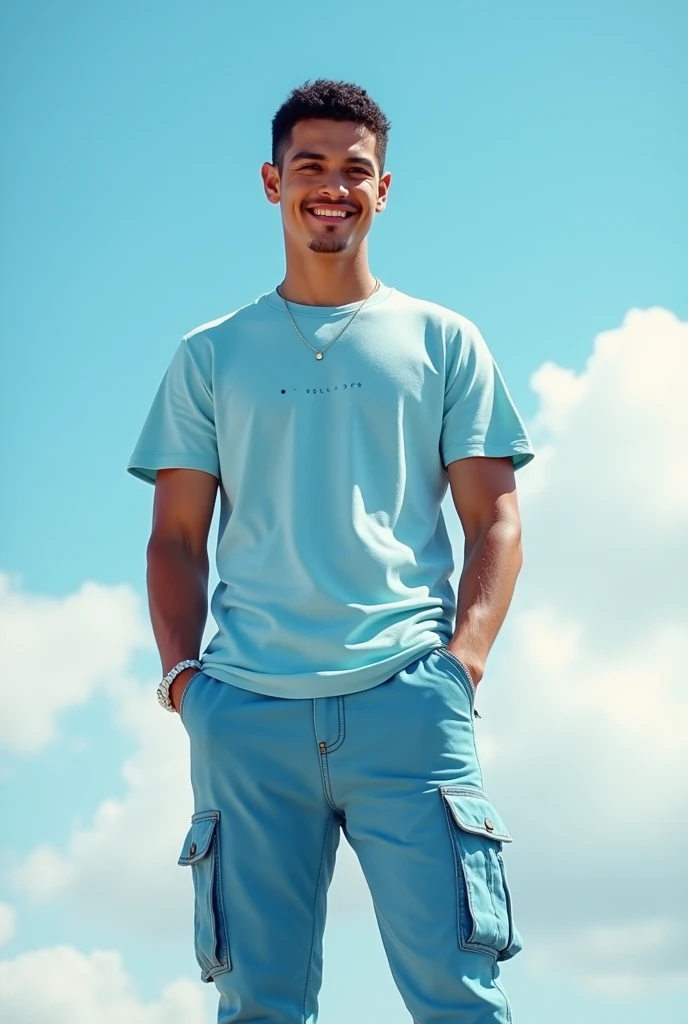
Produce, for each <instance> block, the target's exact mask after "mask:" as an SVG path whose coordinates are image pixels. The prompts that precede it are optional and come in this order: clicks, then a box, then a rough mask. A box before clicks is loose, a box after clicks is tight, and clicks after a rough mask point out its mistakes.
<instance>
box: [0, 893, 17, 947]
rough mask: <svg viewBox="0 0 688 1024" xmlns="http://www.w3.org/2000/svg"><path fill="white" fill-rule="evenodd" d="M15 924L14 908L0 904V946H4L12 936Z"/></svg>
mask: <svg viewBox="0 0 688 1024" xmlns="http://www.w3.org/2000/svg"><path fill="white" fill-rule="evenodd" d="M16 922H17V915H16V913H15V911H14V907H11V906H10V905H9V903H0V946H5V945H6V944H7V943H8V942H9V941H10V939H11V938H12V936H13V935H14V929H15V926H16Z"/></svg>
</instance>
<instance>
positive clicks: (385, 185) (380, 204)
mask: <svg viewBox="0 0 688 1024" xmlns="http://www.w3.org/2000/svg"><path fill="white" fill-rule="evenodd" d="M391 184H392V175H391V174H390V173H389V171H388V172H387V173H386V174H383V175H382V176H381V178H380V181H379V183H378V186H377V201H376V203H375V213H382V211H383V210H384V208H385V206H386V205H387V193H388V192H389V186H390V185H391Z"/></svg>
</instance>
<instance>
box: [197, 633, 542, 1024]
mask: <svg viewBox="0 0 688 1024" xmlns="http://www.w3.org/2000/svg"><path fill="white" fill-rule="evenodd" d="M474 698H475V692H474V688H473V685H472V683H471V681H470V678H469V676H468V674H467V671H466V669H465V667H464V666H463V665H462V663H461V662H460V661H458V659H456V658H454V656H453V655H452V654H451V652H449V651H448V650H447V649H446V648H445V647H437V648H435V649H433V650H432V651H429V652H428V653H426V654H424V655H423V656H421V657H420V658H418V659H417V660H416V661H413V662H412V663H411V664H409V665H408V666H407V667H406V668H404V669H402V670H401V671H400V672H398V673H396V675H394V676H392V677H391V678H390V679H388V680H386V681H385V682H384V683H381V684H379V685H378V686H375V687H373V688H372V689H369V690H364V691H362V692H360V693H353V694H347V695H345V696H339V697H337V696H333V697H321V698H317V699H315V700H303V699H298V700H290V699H286V698H283V697H267V696H264V695H262V694H257V693H253V692H251V691H249V690H244V689H240V688H239V687H236V686H231V685H229V684H227V683H225V682H221V681H218V680H215V679H212V678H211V677H210V676H208V675H206V674H205V673H204V672H199V673H198V674H197V675H196V676H194V677H193V678H192V680H191V681H190V682H189V684H188V685H187V687H186V689H185V690H184V692H183V695H182V704H181V709H180V712H181V718H182V722H183V725H184V727H185V729H186V730H187V733H188V735H189V739H190V751H191V782H192V786H193V793H194V807H195V813H194V815H193V818H192V822H191V828H190V830H189V833H188V835H187V837H186V839H185V840H184V846H183V849H182V853H181V857H180V858H179V863H180V864H181V865H185V866H189V867H190V868H191V874H192V877H193V883H194V894H195V915H194V916H195V950H196V957H197V960H198V963H199V965H200V967H201V977H202V979H203V980H204V981H208V982H209V981H213V982H214V983H215V985H216V986H217V989H218V991H219V994H220V1001H219V1008H218V1024H235V1022H238V1021H242V1022H245V1024H247V1022H249V1021H250V1022H251V1024H315V1022H316V1021H317V1019H318V992H319V989H320V983H321V977H322V937H323V931H324V926H325V910H326V897H327V889H328V886H329V884H330V881H331V878H332V872H333V868H334V863H335V852H336V849H337V845H338V843H339V838H340V834H341V832H343V833H344V835H345V837H346V839H347V840H348V842H349V843H350V844H351V846H352V847H353V849H354V851H355V852H356V854H357V856H358V859H359V861H360V864H361V867H362V869H363V873H364V875H365V878H366V881H367V884H368V886H369V888H370V892H371V895H372V899H373V904H374V908H375V914H376V917H377V921H378V925H379V928H380V933H381V936H382V941H383V944H384V948H385V951H386V955H387V958H388V960H389V965H390V968H391V971H392V975H393V977H394V980H395V982H396V985H397V986H398V989H399V991H400V993H401V996H402V998H403V1000H404V1002H405V1004H406V1006H407V1008H408V1010H409V1013H410V1014H411V1017H412V1019H413V1021H414V1022H415V1024H440V1022H441V1024H509V1022H511V1021H512V1016H511V1010H510V1006H509V1002H508V999H507V996H506V994H505V991H504V988H503V987H502V985H501V983H500V980H499V974H500V967H499V964H500V962H501V961H503V960H507V959H509V958H510V957H513V956H514V955H515V954H516V953H518V952H519V950H520V949H521V948H522V940H521V936H520V934H519V932H518V931H517V929H516V927H515V924H514V919H513V912H512V903H511V895H510V891H509V887H508V883H507V877H506V873H505V868H504V862H503V859H502V846H503V844H504V843H509V842H511V837H510V835H509V834H508V832H507V830H506V828H505V826H504V823H503V821H502V820H501V818H500V816H499V814H498V812H497V810H496V809H495V807H494V806H493V805H492V803H490V801H489V800H488V798H487V796H486V795H485V792H484V790H483V777H482V771H481V767H480V763H479V759H478V755H477V752H476V746H475V737H474V729H473V724H474V713H475V712H474ZM361 1024H367V1022H366V1020H365V1014H363V1015H362V1018H361ZM370 1024H374V1022H372V1021H371V1022H370Z"/></svg>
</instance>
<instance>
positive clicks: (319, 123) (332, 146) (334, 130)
mask: <svg viewBox="0 0 688 1024" xmlns="http://www.w3.org/2000/svg"><path fill="white" fill-rule="evenodd" d="M375 142H376V139H375V136H374V135H373V133H372V132H371V131H370V129H369V128H366V127H365V126H364V125H360V124H356V123H355V122H354V121H328V120H325V119H324V118H308V119H307V120H305V121H297V122H296V124H295V125H294V127H293V128H292V131H291V140H290V143H289V147H288V149H287V151H286V153H285V158H286V159H287V160H289V158H290V157H291V155H292V154H293V153H297V152H299V151H300V150H310V151H311V152H313V153H322V154H323V155H324V156H328V157H340V158H346V157H356V156H367V157H369V158H370V159H373V160H374V159H375V158H376V152H375Z"/></svg>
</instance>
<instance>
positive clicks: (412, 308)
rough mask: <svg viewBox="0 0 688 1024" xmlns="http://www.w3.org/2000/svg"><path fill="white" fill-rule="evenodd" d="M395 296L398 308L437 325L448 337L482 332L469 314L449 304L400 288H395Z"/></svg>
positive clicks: (431, 325) (431, 324) (433, 325)
mask: <svg viewBox="0 0 688 1024" xmlns="http://www.w3.org/2000/svg"><path fill="white" fill-rule="evenodd" d="M393 296H394V303H395V305H396V306H397V308H399V309H403V310H404V312H408V313H410V314H412V315H415V316H417V317H418V318H420V319H422V320H423V321H425V323H426V324H428V326H430V327H435V328H436V329H437V330H439V331H441V332H442V333H443V334H444V335H445V336H447V337H457V336H459V337H460V336H462V335H468V336H471V335H473V334H475V333H478V334H479V333H480V332H479V331H478V328H477V327H476V325H475V323H474V322H473V321H472V320H470V319H469V318H468V317H467V316H465V315H464V314H463V313H459V312H458V311H457V310H455V309H450V308H449V307H448V306H443V305H441V304H440V303H439V302H432V301H431V300H430V299H422V298H418V297H417V296H415V295H408V294H407V293H406V292H402V291H399V289H398V288H395V289H394V292H393Z"/></svg>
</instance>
